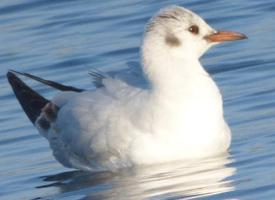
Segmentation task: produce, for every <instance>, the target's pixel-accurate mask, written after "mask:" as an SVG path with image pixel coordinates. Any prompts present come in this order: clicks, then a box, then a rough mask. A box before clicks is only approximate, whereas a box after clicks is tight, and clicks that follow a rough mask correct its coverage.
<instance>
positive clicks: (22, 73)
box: [9, 70, 85, 92]
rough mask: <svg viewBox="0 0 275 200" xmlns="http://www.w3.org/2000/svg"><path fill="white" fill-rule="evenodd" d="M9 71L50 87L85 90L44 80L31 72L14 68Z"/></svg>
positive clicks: (62, 89) (63, 89)
mask: <svg viewBox="0 0 275 200" xmlns="http://www.w3.org/2000/svg"><path fill="white" fill-rule="evenodd" d="M9 71H10V72H12V73H15V74H20V75H22V76H26V77H28V78H31V79H33V80H36V81H38V82H40V83H43V84H45V85H48V86H51V87H52V88H55V89H57V90H61V91H74V92H83V91H85V90H83V89H79V88H75V87H72V86H67V85H63V84H60V83H57V82H54V81H50V80H46V79H43V78H40V77H38V76H34V75H32V74H29V73H24V72H18V71H15V70H9Z"/></svg>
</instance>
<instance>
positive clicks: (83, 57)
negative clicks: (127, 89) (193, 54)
mask: <svg viewBox="0 0 275 200" xmlns="http://www.w3.org/2000/svg"><path fill="white" fill-rule="evenodd" d="M168 4H177V5H181V6H185V7H187V8H189V9H192V10H194V11H196V12H198V13H199V14H200V15H201V16H202V17H203V18H205V19H206V20H207V22H209V23H210V24H211V25H212V26H213V27H215V28H218V29H228V30H235V31H239V32H243V33H245V34H247V35H248V37H249V39H248V40H246V41H242V42H236V43H231V44H224V45H220V46H216V47H215V48H213V49H211V50H210V51H209V52H208V53H207V54H206V55H205V56H204V57H203V58H202V63H203V65H204V66H205V67H206V69H207V70H208V71H209V72H210V74H211V75H212V76H213V77H214V79H215V80H216V82H217V84H218V86H219V87H220V89H221V91H222V94H223V98H224V107H225V117H226V119H227V121H228V122H229V125H230V128H231V130H232V139H233V140H232V145H231V148H230V154H231V155H230V156H226V157H229V158H225V156H224V157H219V158H213V159H206V160H201V161H199V162H197V163H188V164H187V163H181V162H176V163H170V164H167V165H155V166H150V167H139V168H135V169H124V170H122V171H119V172H116V173H110V172H102V173H94V174H88V173H84V172H79V171H73V172H66V171H68V170H71V169H66V168H64V167H63V166H61V165H60V164H59V163H57V162H56V161H55V160H54V158H53V156H52V155H51V151H50V149H49V146H48V143H47V142H46V141H45V139H44V138H42V137H41V136H39V135H38V132H37V130H36V129H35V128H33V126H32V124H31V123H30V122H29V120H28V119H27V117H26V116H25V114H24V113H23V112H22V110H21V108H20V107H19V104H18V102H17V100H16V99H15V97H14V95H13V93H12V91H11V88H10V86H9V85H8V83H7V80H6V77H5V74H6V72H7V70H8V69H15V70H18V71H24V72H29V73H34V74H36V75H38V76H41V77H44V78H46V79H52V80H54V81H58V82H62V83H64V84H68V85H73V86H76V87H79V88H92V87H93V86H92V85H91V80H90V78H89V76H88V75H87V72H88V71H89V70H90V69H92V68H99V69H100V70H102V71H105V70H106V71H110V70H112V71H117V70H123V69H124V68H125V66H126V65H127V63H136V62H138V59H139V44H140V39H141V36H142V32H143V28H144V24H145V23H146V21H147V20H148V19H149V17H150V16H151V15H152V14H153V13H155V12H156V11H157V10H158V9H159V8H161V7H163V6H166V5H168ZM274 17H275V6H274V0H265V1H249V0H231V1H225V0H220V1H205V0H193V1H183V0H169V1H165V0H162V1H142V0H131V1H127V0H116V1H113V0H105V1H90V0H79V1H73V0H70V1H69V0H59V1H52V0H20V1H18V0H17V1H16V0H14V1H10V0H1V1H0V44H1V45H0V103H1V106H0V127H1V128H0V180H1V181H0V199H1V200H2V199H4V200H6V199H7V200H10V199H12V200H13V199H35V198H36V199H102V198H107V199H108V198H109V199H142V198H145V197H146V198H148V199H179V198H184V197H185V198H195V197H201V198H206V199H207V198H208V199H211V200H212V199H217V200H219V199H249V200H251V199H252V200H253V199H255V200H259V199H274V196H275V190H274V188H275V167H274V166H275V159H274V158H275V150H274V144H275V78H274V77H275V57H274V50H275V45H274V43H275V37H274V32H275V26H274ZM133 67H134V65H133ZM25 80H26V82H27V83H28V84H30V85H31V86H32V87H34V89H36V90H38V91H39V92H40V93H42V94H43V95H45V96H46V97H47V98H51V97H52V96H53V95H54V91H52V90H50V89H49V88H48V87H44V86H41V84H38V83H36V82H32V81H30V80H27V79H25ZM231 158H233V159H231ZM54 174H56V175H54Z"/></svg>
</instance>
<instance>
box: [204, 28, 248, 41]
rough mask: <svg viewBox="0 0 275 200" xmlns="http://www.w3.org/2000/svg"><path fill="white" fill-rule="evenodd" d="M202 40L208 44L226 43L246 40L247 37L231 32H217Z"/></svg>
mask: <svg viewBox="0 0 275 200" xmlns="http://www.w3.org/2000/svg"><path fill="white" fill-rule="evenodd" d="M204 38H205V39H206V40H207V41H209V42H227V41H235V40H243V39H247V36H246V35H244V34H242V33H237V32H233V31H217V32H215V33H213V34H211V35H207V36H205V37H204Z"/></svg>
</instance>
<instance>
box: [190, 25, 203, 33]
mask: <svg viewBox="0 0 275 200" xmlns="http://www.w3.org/2000/svg"><path fill="white" fill-rule="evenodd" d="M188 31H189V32H190V33H193V34H195V35H198V34H199V32H200V30H199V27H198V26H197V25H192V26H190V27H189V29H188Z"/></svg>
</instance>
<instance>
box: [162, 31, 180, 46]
mask: <svg viewBox="0 0 275 200" xmlns="http://www.w3.org/2000/svg"><path fill="white" fill-rule="evenodd" d="M165 43H166V44H167V45H168V46H171V47H178V46H180V45H181V43H180V40H179V39H178V38H177V37H176V36H175V35H174V34H172V33H169V34H167V35H166V37H165Z"/></svg>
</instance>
